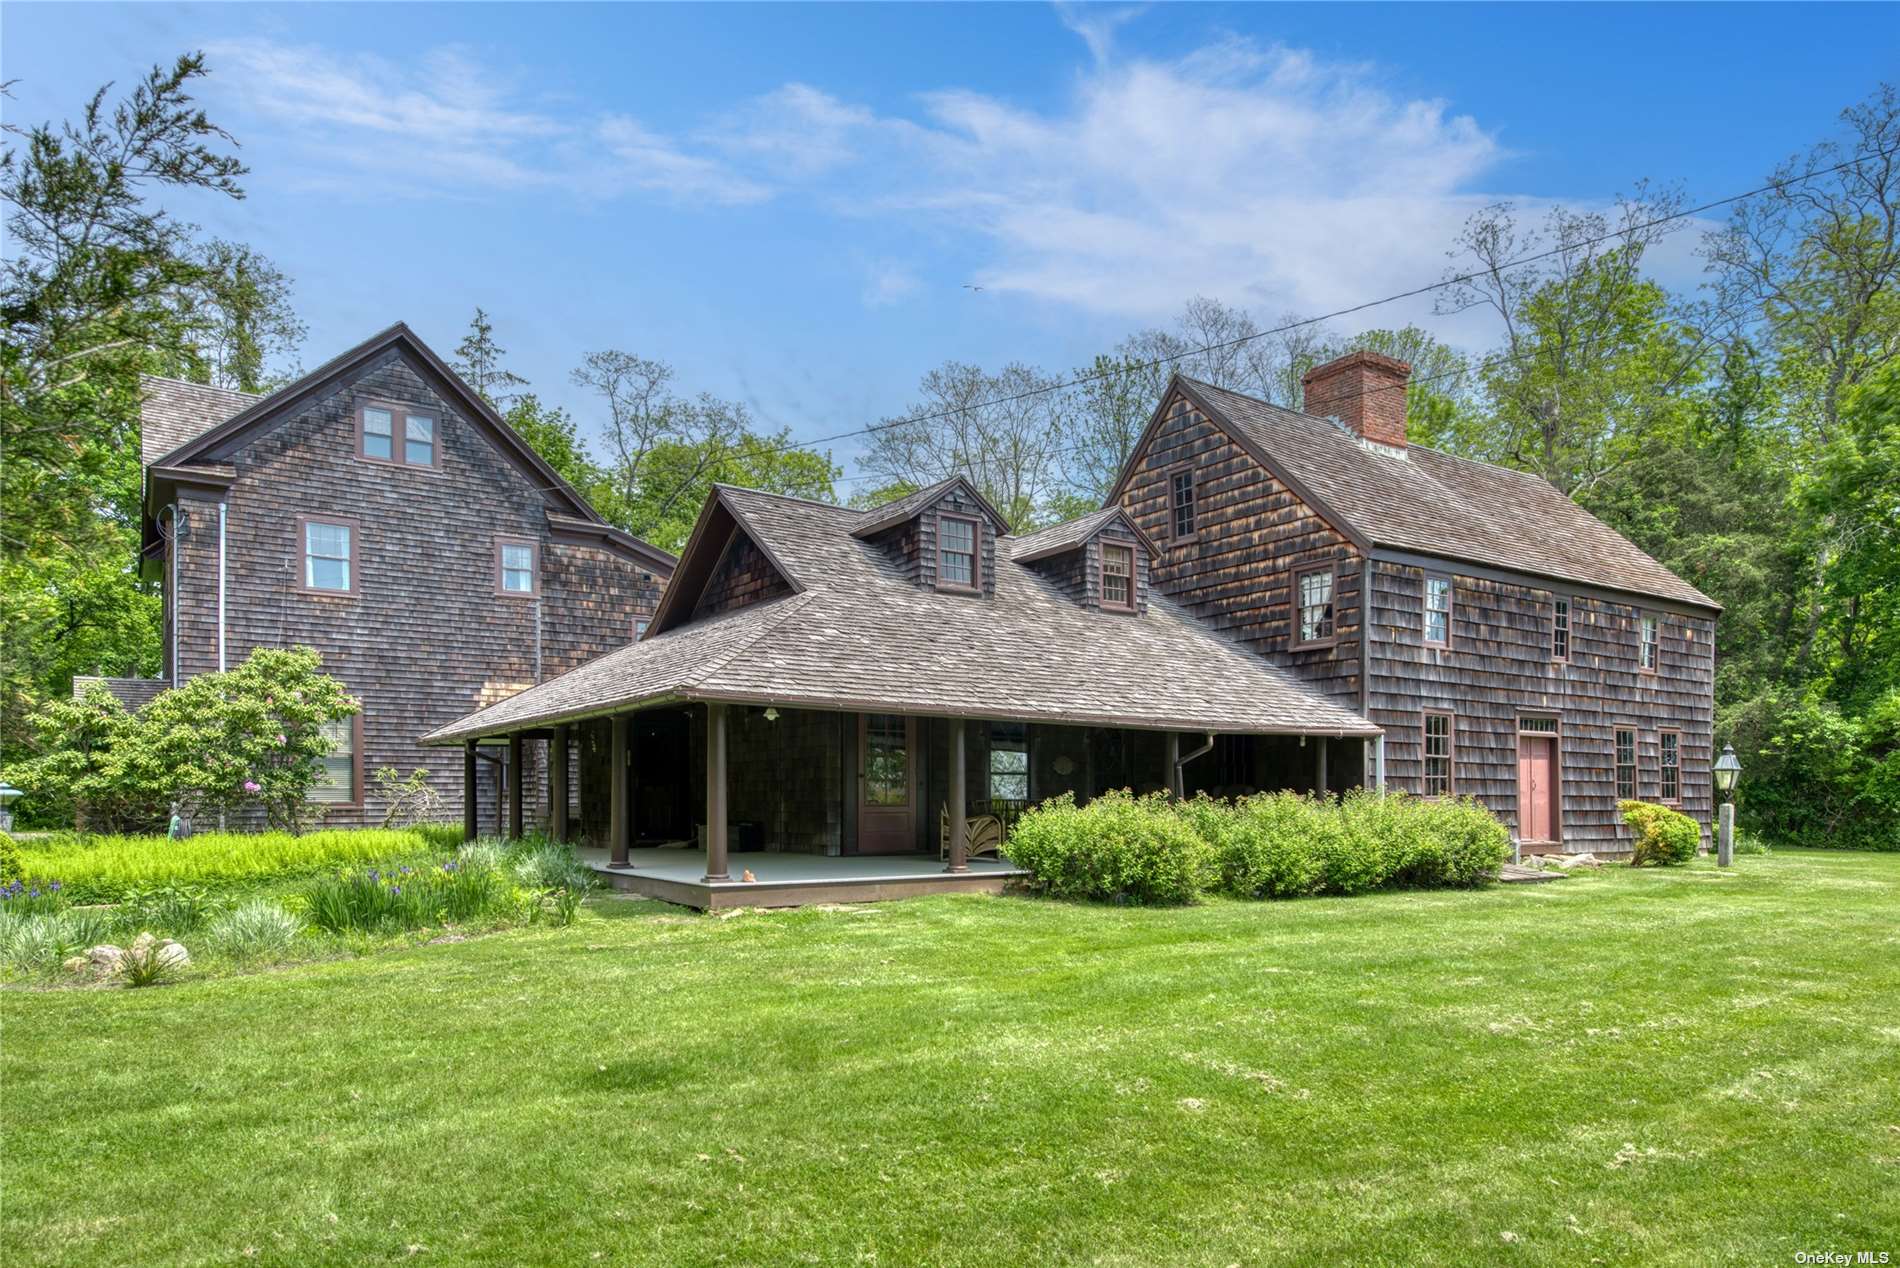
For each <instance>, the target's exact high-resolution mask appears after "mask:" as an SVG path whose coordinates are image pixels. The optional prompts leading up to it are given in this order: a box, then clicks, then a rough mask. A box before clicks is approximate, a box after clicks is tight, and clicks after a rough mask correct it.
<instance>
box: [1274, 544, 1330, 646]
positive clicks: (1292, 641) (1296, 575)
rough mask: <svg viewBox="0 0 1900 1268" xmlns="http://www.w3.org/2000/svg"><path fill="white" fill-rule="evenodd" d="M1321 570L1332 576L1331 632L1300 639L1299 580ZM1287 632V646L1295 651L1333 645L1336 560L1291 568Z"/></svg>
mask: <svg viewBox="0 0 1900 1268" xmlns="http://www.w3.org/2000/svg"><path fill="white" fill-rule="evenodd" d="M1322 572H1325V573H1331V574H1332V578H1333V595H1332V605H1333V632H1332V633H1331V634H1327V635H1325V636H1324V637H1321V638H1310V639H1302V638H1301V637H1300V581H1301V580H1302V579H1303V578H1306V577H1310V576H1313V575H1315V574H1317V573H1322ZM1287 634H1288V635H1289V637H1288V639H1287V646H1288V647H1290V648H1292V649H1294V650H1297V651H1304V650H1306V649H1308V648H1315V647H1331V646H1333V644H1335V643H1337V642H1338V641H1339V561H1338V560H1334V561H1333V562H1331V563H1327V564H1308V565H1307V566H1306V567H1304V568H1295V569H1294V570H1293V589H1292V594H1291V609H1290V613H1289V626H1288V629H1287Z"/></svg>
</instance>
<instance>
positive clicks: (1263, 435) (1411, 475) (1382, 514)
mask: <svg viewBox="0 0 1900 1268" xmlns="http://www.w3.org/2000/svg"><path fill="white" fill-rule="evenodd" d="M1182 382H1183V384H1185V385H1186V387H1187V388H1188V389H1189V391H1190V392H1191V393H1192V394H1193V395H1195V396H1196V397H1198V398H1200V401H1201V403H1202V404H1203V405H1204V406H1206V407H1207V408H1208V409H1209V410H1211V411H1212V412H1214V413H1215V414H1217V415H1218V416H1219V417H1218V419H1217V420H1216V421H1220V422H1225V423H1226V424H1227V425H1228V427H1229V428H1231V429H1232V430H1233V431H1234V432H1235V433H1236V435H1237V438H1238V439H1240V440H1241V441H1242V442H1243V443H1244V444H1247V445H1249V446H1250V447H1252V448H1253V449H1255V450H1257V451H1258V452H1260V453H1263V454H1265V455H1266V456H1267V457H1268V458H1269V459H1271V460H1272V461H1273V462H1274V463H1276V464H1278V465H1279V466H1280V467H1281V468H1282V469H1283V470H1284V471H1285V472H1286V474H1287V475H1288V476H1290V477H1291V478H1292V479H1293V480H1295V481H1297V482H1298V483H1299V484H1300V485H1301V486H1303V488H1304V490H1305V491H1306V492H1307V493H1308V494H1310V495H1311V496H1312V497H1313V498H1314V499H1316V500H1317V501H1318V502H1320V503H1322V504H1323V508H1324V510H1325V511H1328V512H1331V513H1332V514H1333V515H1334V516H1336V517H1338V518H1339V519H1341V520H1344V521H1345V523H1344V525H1342V526H1341V527H1343V528H1346V529H1348V530H1350V531H1352V532H1356V533H1358V534H1359V535H1360V536H1361V537H1363V538H1365V539H1366V540H1367V541H1369V542H1371V543H1372V544H1374V545H1380V546H1389V547H1393V548H1396V549H1400V550H1408V551H1416V552H1418V553H1420V554H1428V555H1437V556H1442V557H1446V558H1451V559H1463V560H1468V561H1470V562H1473V563H1481V564H1486V565H1489V566H1491V567H1496V568H1505V569H1510V570H1512V571H1516V572H1524V573H1529V574H1532V575H1534V576H1539V577H1548V578H1552V579H1555V580H1562V581H1573V582H1581V583H1583V584H1586V585H1596V586H1603V587H1606V588H1608V589H1612V590H1621V591H1625V592H1628V593H1631V594H1638V595H1651V596H1654V597H1657V598H1663V599H1671V600H1675V601H1677V602H1681V603H1692V604H1696V605H1698V606H1701V607H1708V608H1719V607H1720V605H1719V604H1717V603H1716V602H1715V600H1713V599H1711V598H1709V596H1708V595H1706V594H1703V593H1702V592H1701V591H1700V590H1698V589H1696V588H1695V587H1694V586H1692V585H1690V584H1689V583H1688V582H1686V581H1684V580H1683V579H1682V578H1680V577H1678V576H1676V574H1675V573H1673V572H1670V571H1669V569H1667V568H1665V567H1663V566H1662V565H1661V564H1659V563H1657V562H1656V561H1655V560H1654V559H1651V558H1650V557H1649V556H1648V555H1646V554H1644V553H1643V552H1642V551H1641V550H1639V549H1638V548H1637V547H1636V545H1635V543H1633V542H1631V541H1630V540H1629V539H1628V538H1627V537H1624V536H1623V535H1622V534H1621V533H1619V532H1617V531H1616V530H1615V529H1613V528H1611V527H1610V526H1609V525H1608V524H1605V523H1604V522H1603V521H1602V520H1599V519H1597V518H1596V517H1595V516H1594V515H1591V514H1590V513H1589V512H1588V511H1586V510H1584V509H1583V508H1582V507H1580V506H1578V505H1577V504H1576V503H1575V502H1572V501H1571V500H1570V499H1569V498H1567V497H1565V496H1564V495H1563V494H1561V493H1559V492H1558V491H1557V490H1556V489H1555V488H1553V487H1552V486H1551V485H1550V484H1549V483H1548V482H1546V481H1545V480H1543V479H1541V478H1540V477H1538V476H1534V475H1531V474H1529V473H1528V472H1523V471H1513V470H1511V469H1509V468H1507V467H1497V466H1493V465H1491V464H1490V463H1486V462H1474V461H1472V460H1471V459H1469V458H1457V457H1453V456H1452V455H1451V454H1448V453H1441V452H1439V451H1438V450H1436V449H1428V448H1426V447H1424V446H1422V445H1413V446H1411V447H1409V448H1408V449H1407V451H1406V453H1405V455H1404V456H1403V457H1401V456H1399V455H1398V454H1394V453H1387V452H1385V451H1383V450H1381V449H1377V448H1374V447H1371V446H1367V445H1364V444H1361V443H1360V442H1359V440H1358V439H1357V438H1356V437H1354V436H1352V435H1351V434H1350V433H1349V432H1347V431H1346V430H1345V429H1344V428H1343V427H1341V426H1340V425H1339V424H1337V423H1334V422H1332V421H1330V420H1328V419H1324V418H1315V417H1313V416H1312V415H1310V414H1302V413H1299V412H1298V411H1295V410H1290V409H1283V408H1281V407H1280V406H1277V405H1272V404H1269V403H1268V402H1266V401H1262V400H1256V399H1255V398H1253V397H1251V396H1243V395H1241V394H1240V393H1238V392H1230V391H1227V390H1226V389H1224V388H1218V387H1215V386H1214V385H1212V384H1211V383H1201V382H1198V381H1196V380H1193V379H1188V378H1185V377H1184V378H1183V379H1182Z"/></svg>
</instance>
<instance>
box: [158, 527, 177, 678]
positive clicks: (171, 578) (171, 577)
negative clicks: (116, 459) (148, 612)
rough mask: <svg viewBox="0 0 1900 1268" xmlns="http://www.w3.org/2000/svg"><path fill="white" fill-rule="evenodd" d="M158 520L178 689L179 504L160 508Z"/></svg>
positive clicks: (172, 655)
mask: <svg viewBox="0 0 1900 1268" xmlns="http://www.w3.org/2000/svg"><path fill="white" fill-rule="evenodd" d="M167 511H169V512H171V524H172V526H171V530H170V531H169V532H167V531H166V529H165V513H166V512H167ZM157 519H158V532H159V535H160V536H161V537H163V538H164V539H165V544H166V551H165V564H166V568H167V573H168V575H167V577H166V579H165V607H166V609H167V611H166V615H167V616H168V617H169V618H170V624H171V627H172V628H171V644H172V646H171V656H170V657H169V658H168V659H169V661H170V664H171V671H172V672H171V685H172V686H174V687H176V686H177V685H178V546H179V541H178V504H177V503H176V502H172V503H167V504H166V505H164V506H161V507H159V508H158V517H157Z"/></svg>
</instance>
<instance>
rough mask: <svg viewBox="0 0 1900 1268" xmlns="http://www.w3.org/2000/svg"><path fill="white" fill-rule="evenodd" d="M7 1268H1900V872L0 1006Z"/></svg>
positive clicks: (719, 950) (1891, 858)
mask: <svg viewBox="0 0 1900 1268" xmlns="http://www.w3.org/2000/svg"><path fill="white" fill-rule="evenodd" d="M0 1021H4V1027H5V1029H4V1045H3V1052H0V1057H3V1065H0V1074H4V1093H5V1095H4V1102H3V1103H4V1107H5V1108H4V1133H5V1136H4V1143H5V1165H4V1200H3V1201H0V1228H3V1229H4V1233H3V1235H0V1236H3V1240H0V1259H4V1261H5V1262H7V1263H10V1264H27V1263H65V1264H84V1265H98V1264H140V1265H152V1264H172V1263H225V1262H231V1263H239V1262H265V1263H287V1264H288V1263H295V1264H303V1263H336V1264H354V1263H363V1262H382V1261H385V1260H399V1259H405V1258H408V1257H410V1256H411V1255H413V1256H414V1257H415V1259H416V1261H417V1262H422V1263H430V1262H434V1263H471V1262H473V1263H490V1264H518V1263H537V1262H553V1263H574V1264H588V1263H594V1262H601V1263H631V1262H655V1261H657V1262H675V1263H682V1264H700V1263H708V1262H715V1261H721V1260H723V1261H726V1262H733V1263H758V1264H796V1263H826V1264H831V1263H837V1264H878V1265H883V1266H884V1268H892V1266H894V1265H912V1264H991V1263H1047V1262H1076V1263H1087V1264H1103V1265H1147V1264H1156V1263H1182V1264H1211V1265H1223V1264H1264V1263H1280V1262H1302V1263H1312V1264H1334V1263H1349V1262H1350V1263H1367V1262H1374V1263H1393V1264H1416V1263H1455V1264H1464V1263H1471V1262H1474V1261H1484V1262H1501V1263H1518V1262H1523V1263H1564V1264H1570V1263H1583V1264H1587V1263H1591V1262H1593V1261H1594V1262H1602V1263H1626V1262H1631V1261H1653V1262H1663V1261H1668V1262H1673V1263H1690V1262H1694V1263H1716V1262H1733V1263H1749V1264H1757V1263H1760V1264H1768V1263H1784V1264H1785V1263H1792V1262H1793V1255H1794V1253H1795V1252H1796V1251H1797V1250H1803V1249H1806V1250H1837V1251H1838V1250H1849V1251H1851V1250H1860V1249H1865V1250H1875V1251H1887V1252H1891V1253H1893V1255H1894V1257H1895V1261H1896V1262H1900V855H1830V854H1824V853H1818V852H1816V853H1805V852H1804V853H1784V854H1777V855H1775V856H1773V857H1771V858H1759V857H1746V858H1743V859H1742V860H1740V866H1738V867H1737V868H1736V869H1735V870H1734V871H1733V872H1732V873H1730V874H1726V875H1724V874H1719V873H1718V872H1717V871H1716V870H1715V869H1714V868H1712V867H1710V866H1708V865H1707V864H1702V863H1699V864H1697V865H1695V866H1693V867H1691V868H1688V869H1684V870H1680V871H1675V872H1632V871H1629V870H1628V869H1621V868H1617V869H1610V870H1608V871H1606V872H1604V873H1602V874H1600V875H1594V876H1585V877H1578V878H1575V879H1571V880H1566V881H1561V882H1558V883H1555V884H1548V885H1524V886H1504V887H1500V888H1496V889H1493V890H1489V891H1486V892H1482V893H1429V894H1391V895H1378V896H1372V897H1363V898H1348V899H1317V900H1308V901H1302V902H1282V903H1257V904H1239V903H1216V904H1210V905H1207V906H1204V907H1199V908H1192V909H1186V910H1130V909H1114V908H1102V907H1083V906H1067V905H1061V904H1055V903H1049V902H1042V901H1035V900H1028V899H1015V898H1005V899H991V898H946V899H934V900H925V901H916V902H907V903H894V904H886V905H881V906H869V907H858V908H851V909H831V910H816V909H813V910H805V911H798V912H784V913H771V914H758V913H747V914H740V915H737V916H733V917H730V918H725V919H721V918H715V917H707V916H697V915H689V914H685V913H681V912H678V911H676V910H673V909H667V908H662V907H658V906H653V905H647V904H635V903H628V902H621V901H616V900H599V901H597V902H596V904H595V914H594V915H593V917H592V918H591V919H588V920H586V921H584V922H583V923H582V924H580V925H577V926H575V927H573V928H569V929H526V930H520V931H515V932H510V933H505V934H500V935H496V936H493V937H488V938H481V939H475V940H471V941H467V942H461V943H455V944H450V945H438V946H423V947H415V948H411V949H408V950H403V951H400V952H395V953H391V954H387V955H381V956H374V957H370V958H366V959H361V960H352V961H343V962H332V963H323V964H315V965H307V966H303V967H300V968H294V969H287V970H283V971H280V972H274V973H264V974H257V975H252V976H246V977H234V978H226V979H222V980H207V981H198V982H193V983H189V984H186V985H183V986H177V987H172V988H168V989H156V990H147V991H125V990H116V991H102V990H80V991H74V990H65V991H21V990H12V991H6V992H0Z"/></svg>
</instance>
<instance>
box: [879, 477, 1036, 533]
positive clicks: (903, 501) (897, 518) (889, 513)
mask: <svg viewBox="0 0 1900 1268" xmlns="http://www.w3.org/2000/svg"><path fill="white" fill-rule="evenodd" d="M958 485H961V486H962V487H963V491H964V492H965V493H967V494H968V495H969V496H970V498H971V500H973V501H974V502H975V503H976V504H977V505H978V506H980V507H982V508H983V512H984V514H986V515H988V516H989V517H990V519H991V520H992V521H993V522H994V525H995V528H996V531H997V532H999V533H1007V532H1008V531H1009V521H1008V520H1007V519H1005V518H1003V513H1002V512H1001V511H999V510H997V509H996V508H995V507H994V506H991V505H990V500H989V499H988V498H986V497H984V496H983V494H982V493H981V492H980V491H979V490H978V489H977V487H976V486H975V485H974V484H971V483H970V481H969V479H968V478H967V477H965V476H960V475H954V476H951V477H950V478H949V479H948V480H939V481H937V482H936V483H935V484H932V485H929V486H927V487H925V488H921V489H919V490H917V491H916V492H915V493H907V494H905V495H904V496H903V497H901V498H897V499H896V500H895V501H890V502H886V503H884V504H883V505H881V506H874V507H872V508H871V509H870V510H868V511H864V512H861V513H860V514H861V515H862V518H861V519H860V520H859V522H858V525H857V527H855V528H853V529H852V530H851V535H852V536H853V537H870V536H873V535H874V534H877V533H881V532H883V531H884V530H885V529H887V528H891V527H893V526H895V525H898V524H902V523H903V522H904V521H905V520H908V519H914V518H915V517H916V516H918V515H921V514H923V512H925V511H927V510H929V509H930V505H931V503H933V502H935V501H936V500H937V499H939V498H941V497H943V496H944V494H946V493H948V492H950V490H951V489H953V488H956V487H957V486H958Z"/></svg>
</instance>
